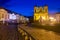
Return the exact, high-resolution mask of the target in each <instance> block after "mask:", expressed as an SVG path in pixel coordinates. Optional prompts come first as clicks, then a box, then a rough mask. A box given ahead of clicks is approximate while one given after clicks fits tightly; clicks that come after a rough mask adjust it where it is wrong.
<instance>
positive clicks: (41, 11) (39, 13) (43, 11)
mask: <svg viewBox="0 0 60 40" xmlns="http://www.w3.org/2000/svg"><path fill="white" fill-rule="evenodd" d="M42 19H43V20H48V6H47V5H46V6H44V7H36V6H35V7H34V21H42Z"/></svg>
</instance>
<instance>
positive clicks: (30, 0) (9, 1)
mask: <svg viewBox="0 0 60 40" xmlns="http://www.w3.org/2000/svg"><path fill="white" fill-rule="evenodd" d="M45 4H47V5H48V8H49V13H54V12H57V11H59V9H58V8H60V0H0V6H3V7H5V8H6V9H9V10H11V11H15V12H17V13H20V14H22V15H24V16H32V15H33V11H34V10H33V9H34V5H38V6H44V5H45Z"/></svg>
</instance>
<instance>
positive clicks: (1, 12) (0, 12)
mask: <svg viewBox="0 0 60 40" xmlns="http://www.w3.org/2000/svg"><path fill="white" fill-rule="evenodd" d="M7 19H8V12H7V11H6V10H5V9H0V21H2V20H7Z"/></svg>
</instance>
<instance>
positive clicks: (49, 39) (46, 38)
mask: <svg viewBox="0 0 60 40" xmlns="http://www.w3.org/2000/svg"><path fill="white" fill-rule="evenodd" d="M19 27H20V28H22V29H24V30H25V31H27V32H28V33H29V34H31V36H33V37H34V38H35V39H36V40H60V33H55V32H53V31H48V30H45V29H37V28H32V27H28V26H24V25H20V26H19Z"/></svg>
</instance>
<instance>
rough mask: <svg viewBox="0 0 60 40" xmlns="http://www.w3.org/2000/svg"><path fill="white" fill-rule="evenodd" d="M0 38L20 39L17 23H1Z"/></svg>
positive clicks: (3, 39)
mask: <svg viewBox="0 0 60 40" xmlns="http://www.w3.org/2000/svg"><path fill="white" fill-rule="evenodd" d="M0 40H19V33H18V29H17V25H13V24H12V25H0Z"/></svg>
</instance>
